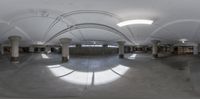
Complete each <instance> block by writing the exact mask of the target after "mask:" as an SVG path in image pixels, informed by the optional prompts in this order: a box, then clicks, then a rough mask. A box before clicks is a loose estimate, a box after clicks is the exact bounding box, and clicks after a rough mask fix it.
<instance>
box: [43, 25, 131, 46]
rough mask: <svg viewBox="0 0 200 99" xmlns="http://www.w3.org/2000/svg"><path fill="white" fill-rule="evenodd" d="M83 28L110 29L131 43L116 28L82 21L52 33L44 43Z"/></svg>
mask: <svg viewBox="0 0 200 99" xmlns="http://www.w3.org/2000/svg"><path fill="white" fill-rule="evenodd" d="M84 28H96V29H103V30H106V31H110V32H112V33H115V34H117V35H119V36H120V37H123V38H124V40H126V41H128V42H129V43H133V42H132V41H131V40H130V39H129V38H128V37H127V36H126V35H124V34H123V33H121V32H120V31H118V30H117V29H115V28H113V27H110V26H107V25H103V24H97V23H82V24H75V25H73V26H70V27H68V28H66V29H63V30H61V31H60V32H58V33H56V34H55V35H53V36H52V37H51V38H50V39H49V40H47V41H45V43H48V42H49V41H51V40H53V39H54V38H56V37H58V36H60V35H62V34H64V33H67V32H70V31H73V30H77V29H84Z"/></svg>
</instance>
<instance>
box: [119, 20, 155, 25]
mask: <svg viewBox="0 0 200 99" xmlns="http://www.w3.org/2000/svg"><path fill="white" fill-rule="evenodd" d="M133 24H147V25H151V24H153V20H145V19H138V20H127V21H123V22H120V23H118V24H117V25H118V26H119V27H123V26H126V25H133Z"/></svg>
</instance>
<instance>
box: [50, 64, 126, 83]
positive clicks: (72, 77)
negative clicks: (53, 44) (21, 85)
mask: <svg viewBox="0 0 200 99" xmlns="http://www.w3.org/2000/svg"><path fill="white" fill-rule="evenodd" d="M47 68H48V69H49V70H50V71H51V72H52V73H53V74H54V75H55V76H56V77H59V78H60V79H62V80H64V81H67V82H70V83H74V84H81V85H102V84H107V83H110V82H113V81H115V80H117V79H119V78H120V77H121V76H122V75H123V74H125V73H126V72H127V71H128V70H129V67H126V66H123V65H121V64H119V65H117V66H116V67H113V68H110V69H108V70H104V71H98V72H95V71H93V72H81V71H74V70H72V69H69V68H66V67H64V66H62V65H50V66H47Z"/></svg>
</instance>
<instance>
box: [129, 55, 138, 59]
mask: <svg viewBox="0 0 200 99" xmlns="http://www.w3.org/2000/svg"><path fill="white" fill-rule="evenodd" d="M136 56H137V54H132V55H130V56H129V57H128V59H131V60H134V59H135V58H136Z"/></svg>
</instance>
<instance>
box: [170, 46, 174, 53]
mask: <svg viewBox="0 0 200 99" xmlns="http://www.w3.org/2000/svg"><path fill="white" fill-rule="evenodd" d="M170 53H171V54H173V53H174V46H173V45H171V46H170Z"/></svg>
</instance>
